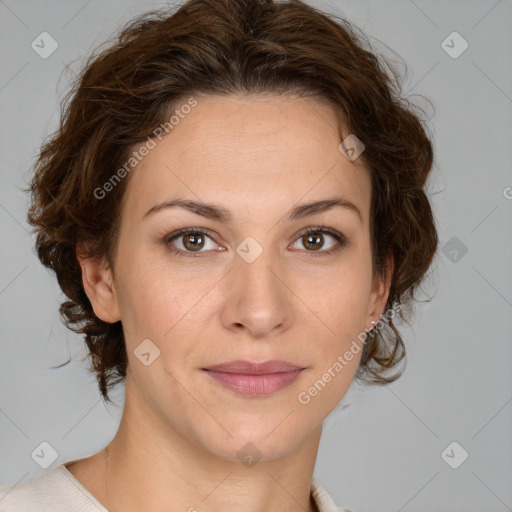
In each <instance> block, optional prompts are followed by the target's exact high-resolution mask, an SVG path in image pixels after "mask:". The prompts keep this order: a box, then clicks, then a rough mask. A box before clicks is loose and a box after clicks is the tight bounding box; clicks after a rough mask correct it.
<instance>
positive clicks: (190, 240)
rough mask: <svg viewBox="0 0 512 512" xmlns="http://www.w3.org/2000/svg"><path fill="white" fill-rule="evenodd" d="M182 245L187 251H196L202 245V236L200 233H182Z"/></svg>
mask: <svg viewBox="0 0 512 512" xmlns="http://www.w3.org/2000/svg"><path fill="white" fill-rule="evenodd" d="M182 238H183V245H184V247H185V248H186V249H187V250H189V251H197V250H199V249H202V248H203V246H204V236H203V235H202V234H201V233H199V234H198V233H193V234H190V235H182Z"/></svg>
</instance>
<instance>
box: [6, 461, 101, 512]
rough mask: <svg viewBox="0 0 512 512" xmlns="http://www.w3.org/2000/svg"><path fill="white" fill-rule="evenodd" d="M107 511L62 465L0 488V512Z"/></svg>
mask: <svg viewBox="0 0 512 512" xmlns="http://www.w3.org/2000/svg"><path fill="white" fill-rule="evenodd" d="M4 510H5V511H6V512H108V511H107V510H106V509H105V508H104V507H102V506H101V505H100V504H99V503H97V502H95V500H94V498H93V497H92V496H91V495H90V494H89V493H88V492H87V491H86V490H85V488H83V487H82V486H81V485H80V483H79V482H78V481H77V480H75V479H74V477H73V475H71V473H70V472H69V471H68V470H67V468H66V467H65V466H64V463H63V464H59V465H57V466H54V467H52V468H49V469H46V470H45V471H43V472H42V473H40V474H39V475H38V476H37V477H36V478H34V479H33V480H32V481H30V482H19V483H17V484H11V485H6V486H3V487H0V512H3V511H4Z"/></svg>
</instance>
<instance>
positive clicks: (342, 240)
mask: <svg viewBox="0 0 512 512" xmlns="http://www.w3.org/2000/svg"><path fill="white" fill-rule="evenodd" d="M318 233H322V234H327V235H331V236H332V237H333V238H334V239H335V240H336V241H337V242H338V245H336V246H335V247H333V248H332V249H329V250H327V251H322V250H319V251H318V252H316V251H308V250H306V252H308V253H311V256H313V257H318V256H329V255H331V254H333V253H335V252H337V251H339V250H340V249H342V248H343V247H345V246H346V245H347V239H346V237H345V236H343V235H342V234H341V233H339V232H338V231H336V230H335V229H332V228H327V227H324V226H320V227H309V228H306V229H305V230H303V231H302V232H301V233H299V235H298V237H297V239H296V240H298V239H299V238H302V237H303V236H306V235H311V234H318ZM196 234H200V235H205V236H207V237H208V238H210V239H211V236H210V235H209V232H208V231H207V230H205V229H202V228H183V229H179V230H178V231H174V232H173V233H171V234H170V235H167V236H166V237H165V238H164V243H165V245H166V246H167V247H168V249H169V250H170V251H171V252H172V253H173V254H176V255H177V256H180V257H183V258H190V257H192V258H197V257H201V256H200V255H201V251H197V252H193V251H183V250H182V249H177V248H175V247H174V246H173V245H172V243H171V242H173V241H174V240H176V239H177V238H179V237H180V236H182V235H196ZM202 252H206V251H202Z"/></svg>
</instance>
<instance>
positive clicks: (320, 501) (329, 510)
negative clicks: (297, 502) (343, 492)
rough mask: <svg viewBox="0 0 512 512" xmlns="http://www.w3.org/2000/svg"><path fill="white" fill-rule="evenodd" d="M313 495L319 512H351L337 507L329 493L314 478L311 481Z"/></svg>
mask: <svg viewBox="0 0 512 512" xmlns="http://www.w3.org/2000/svg"><path fill="white" fill-rule="evenodd" d="M311 494H312V496H313V499H314V500H315V503H316V506H317V508H318V512H351V511H350V510H349V509H348V508H343V507H338V506H336V504H335V503H334V501H333V499H332V498H331V496H330V495H329V493H328V492H327V491H326V490H325V489H324V488H323V487H322V485H321V484H320V482H319V481H318V480H317V479H316V478H315V477H314V476H313V480H312V481H311Z"/></svg>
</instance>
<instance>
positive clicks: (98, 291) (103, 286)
mask: <svg viewBox="0 0 512 512" xmlns="http://www.w3.org/2000/svg"><path fill="white" fill-rule="evenodd" d="M76 255H77V259H78V262H79V263H80V267H81V268H82V284H83V286H84V290H85V293H86V294H87V297H88V298H89V301H90V302H91V305H92V308H93V310H94V313H95V315H96V316H97V317H98V318H99V319H100V320H103V321H104V322H108V323H115V322H117V321H119V320H120V319H121V317H120V315H119V308H118V304H117V298H116V294H115V289H114V282H113V276H112V272H111V270H110V268H108V265H107V262H105V261H104V260H98V259H93V258H89V257H87V256H85V251H84V250H83V246H82V245H81V244H78V245H77V250H76Z"/></svg>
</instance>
